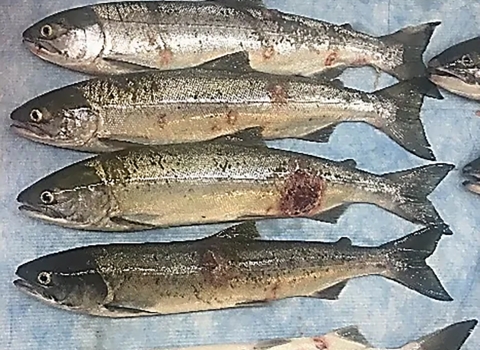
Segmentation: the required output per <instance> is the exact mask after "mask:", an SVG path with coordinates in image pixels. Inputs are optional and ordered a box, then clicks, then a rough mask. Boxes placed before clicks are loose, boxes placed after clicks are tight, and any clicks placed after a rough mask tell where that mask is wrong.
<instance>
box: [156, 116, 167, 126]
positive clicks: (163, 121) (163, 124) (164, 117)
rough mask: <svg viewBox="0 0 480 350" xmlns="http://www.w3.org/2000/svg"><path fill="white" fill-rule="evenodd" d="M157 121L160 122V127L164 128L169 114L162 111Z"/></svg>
mask: <svg viewBox="0 0 480 350" xmlns="http://www.w3.org/2000/svg"><path fill="white" fill-rule="evenodd" d="M157 122H158V125H159V126H160V128H162V129H163V128H164V127H165V124H166V123H167V115H166V114H164V113H162V114H160V115H159V116H158V119H157Z"/></svg>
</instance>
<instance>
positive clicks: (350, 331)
mask: <svg viewBox="0 0 480 350" xmlns="http://www.w3.org/2000/svg"><path fill="white" fill-rule="evenodd" d="M333 333H335V334H336V335H338V336H339V337H341V338H343V339H346V340H350V341H352V342H354V343H359V344H362V345H365V346H366V347H367V348H373V346H372V345H371V344H370V343H369V342H368V340H367V339H366V338H365V336H364V335H363V334H362V333H360V330H359V329H358V327H357V326H350V327H345V328H340V329H337V330H336V331H334V332H333Z"/></svg>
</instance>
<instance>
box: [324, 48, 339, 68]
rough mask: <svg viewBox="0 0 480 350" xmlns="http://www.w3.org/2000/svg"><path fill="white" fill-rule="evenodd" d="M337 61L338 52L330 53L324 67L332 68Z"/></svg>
mask: <svg viewBox="0 0 480 350" xmlns="http://www.w3.org/2000/svg"><path fill="white" fill-rule="evenodd" d="M337 59H338V52H337V51H332V52H330V53H329V54H328V56H327V58H325V66H326V67H330V66H332V65H333V64H334V63H335V61H336V60H337Z"/></svg>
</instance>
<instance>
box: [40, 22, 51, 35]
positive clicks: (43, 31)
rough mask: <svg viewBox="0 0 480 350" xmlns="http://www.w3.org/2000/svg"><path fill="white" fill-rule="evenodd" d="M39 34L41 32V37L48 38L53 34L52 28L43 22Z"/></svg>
mask: <svg viewBox="0 0 480 350" xmlns="http://www.w3.org/2000/svg"><path fill="white" fill-rule="evenodd" d="M40 34H42V36H43V37H45V38H49V37H51V36H52V34H53V28H52V26H51V25H49V24H45V25H44V26H43V27H42V29H40Z"/></svg>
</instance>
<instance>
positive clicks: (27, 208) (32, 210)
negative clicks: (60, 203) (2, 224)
mask: <svg viewBox="0 0 480 350" xmlns="http://www.w3.org/2000/svg"><path fill="white" fill-rule="evenodd" d="M18 209H19V210H20V211H21V212H22V213H24V214H26V215H28V216H30V217H31V218H34V219H40V220H43V221H49V222H54V223H62V224H65V223H67V220H66V219H65V218H64V217H63V216H61V215H60V214H58V213H57V212H56V211H54V210H50V209H48V210H47V209H43V210H42V209H39V208H36V207H34V206H31V205H28V204H22V205H20V206H19V207H18Z"/></svg>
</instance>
